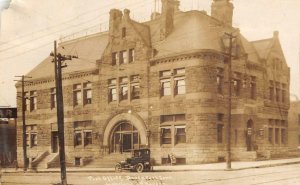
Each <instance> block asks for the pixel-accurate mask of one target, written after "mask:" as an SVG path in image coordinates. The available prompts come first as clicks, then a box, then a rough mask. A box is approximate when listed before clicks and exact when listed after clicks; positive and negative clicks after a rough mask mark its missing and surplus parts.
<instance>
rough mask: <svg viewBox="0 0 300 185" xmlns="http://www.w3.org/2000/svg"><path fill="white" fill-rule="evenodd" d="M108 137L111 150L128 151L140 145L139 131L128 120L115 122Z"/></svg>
mask: <svg viewBox="0 0 300 185" xmlns="http://www.w3.org/2000/svg"><path fill="white" fill-rule="evenodd" d="M110 138H111V139H110V142H111V143H110V151H111V152H120V153H122V152H130V151H131V150H132V149H139V147H140V136H139V132H138V130H137V129H136V128H135V127H134V126H133V125H132V124H130V123H128V122H120V123H119V124H117V125H116V127H115V128H114V129H113V132H112V134H111V136H110Z"/></svg>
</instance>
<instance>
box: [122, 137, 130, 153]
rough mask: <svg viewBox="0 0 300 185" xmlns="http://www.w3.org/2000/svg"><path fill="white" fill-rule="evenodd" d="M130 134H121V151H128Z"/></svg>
mask: <svg viewBox="0 0 300 185" xmlns="http://www.w3.org/2000/svg"><path fill="white" fill-rule="evenodd" d="M131 136H132V134H123V142H122V146H123V152H129V151H130V150H131V147H132V145H131V143H132V137H131Z"/></svg>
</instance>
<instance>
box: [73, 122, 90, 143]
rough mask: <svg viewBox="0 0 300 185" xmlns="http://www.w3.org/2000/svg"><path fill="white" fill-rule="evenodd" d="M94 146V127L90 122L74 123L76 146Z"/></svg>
mask: <svg viewBox="0 0 300 185" xmlns="http://www.w3.org/2000/svg"><path fill="white" fill-rule="evenodd" d="M91 144H93V137H92V125H91V122H90V121H80V122H75V123H74V146H75V147H76V146H78V147H79V146H82V147H85V146H89V145H91Z"/></svg>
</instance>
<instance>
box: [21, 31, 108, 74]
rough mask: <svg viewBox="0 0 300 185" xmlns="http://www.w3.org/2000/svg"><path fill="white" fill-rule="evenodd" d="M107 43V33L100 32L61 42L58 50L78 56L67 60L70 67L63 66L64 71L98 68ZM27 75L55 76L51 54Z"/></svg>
mask: <svg viewBox="0 0 300 185" xmlns="http://www.w3.org/2000/svg"><path fill="white" fill-rule="evenodd" d="M107 43H108V34H107V33H98V34H94V35H90V36H86V37H81V38H78V39H74V40H71V41H67V42H63V43H60V44H59V47H58V49H57V52H59V53H61V54H62V55H74V56H77V57H78V59H72V61H65V63H66V64H67V66H68V67H66V68H63V70H62V71H63V73H70V72H75V71H86V70H92V69H96V60H98V59H100V58H101V55H102V53H103V51H104V48H105V47H106V45H107ZM27 76H31V77H32V78H33V79H39V78H45V77H53V76H54V64H53V62H52V57H50V56H49V57H47V58H46V59H45V60H43V61H42V62H41V63H40V64H39V65H37V66H36V67H35V68H34V69H33V70H31V71H30V72H29V73H28V74H27Z"/></svg>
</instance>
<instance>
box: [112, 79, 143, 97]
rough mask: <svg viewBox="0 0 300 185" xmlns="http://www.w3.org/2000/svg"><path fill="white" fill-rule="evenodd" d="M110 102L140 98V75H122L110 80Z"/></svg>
mask: <svg viewBox="0 0 300 185" xmlns="http://www.w3.org/2000/svg"><path fill="white" fill-rule="evenodd" d="M108 90H109V94H108V96H109V102H112V101H122V100H134V99H139V98H140V76H139V75H132V76H130V77H127V76H126V77H120V78H119V81H118V82H117V80H116V79H115V78H114V79H110V80H108Z"/></svg>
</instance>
